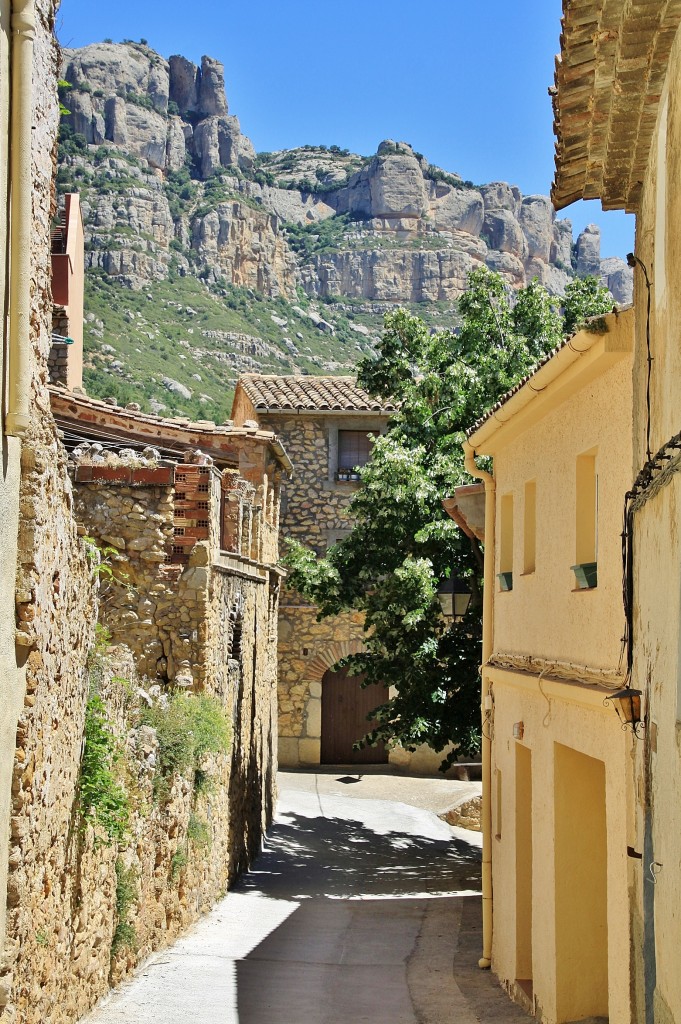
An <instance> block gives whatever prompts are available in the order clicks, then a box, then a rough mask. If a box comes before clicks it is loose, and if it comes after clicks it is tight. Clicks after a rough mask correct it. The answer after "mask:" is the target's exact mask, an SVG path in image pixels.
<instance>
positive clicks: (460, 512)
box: [442, 483, 485, 542]
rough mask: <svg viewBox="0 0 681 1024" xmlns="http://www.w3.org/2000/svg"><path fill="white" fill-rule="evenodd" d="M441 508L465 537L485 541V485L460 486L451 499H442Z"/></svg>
mask: <svg viewBox="0 0 681 1024" xmlns="http://www.w3.org/2000/svg"><path fill="white" fill-rule="evenodd" d="M442 507H443V508H444V510H445V512H446V513H447V515H448V516H449V518H450V519H453V520H454V522H455V523H456V525H457V526H458V527H460V529H462V530H463V532H464V533H465V534H466V536H467V537H470V538H471V539H472V538H473V537H476V538H477V539H478V540H481V541H483V542H484V540H485V485H484V484H481V483H480V484H462V486H461V487H456V488H455V489H454V495H453V497H451V498H444V499H443V501H442Z"/></svg>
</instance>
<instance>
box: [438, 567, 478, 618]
mask: <svg viewBox="0 0 681 1024" xmlns="http://www.w3.org/2000/svg"><path fill="white" fill-rule="evenodd" d="M437 598H438V601H439V602H440V607H441V608H442V614H443V615H444V617H445V618H446V619H453V620H454V622H459V621H460V620H461V619H462V618H463V617H464V615H465V614H466V612H467V611H468V606H469V604H470V603H471V591H470V587H469V586H468V584H467V583H466V581H465V580H462V579H460V578H459V577H458V576H450V578H449V579H445V580H440V585H439V586H438V588H437Z"/></svg>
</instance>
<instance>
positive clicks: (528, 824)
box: [515, 743, 533, 1003]
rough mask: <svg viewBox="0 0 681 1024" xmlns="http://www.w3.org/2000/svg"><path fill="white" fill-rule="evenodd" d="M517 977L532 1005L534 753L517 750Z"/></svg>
mask: <svg viewBox="0 0 681 1024" xmlns="http://www.w3.org/2000/svg"><path fill="white" fill-rule="evenodd" d="M515 879H516V886H515V960H516V963H515V977H516V985H517V986H518V987H519V988H520V989H521V990H522V992H523V993H524V994H525V996H527V998H528V1000H529V1001H530V1003H531V1002H532V994H533V993H532V977H533V973H532V751H531V750H529V749H528V748H527V747H524V746H523V745H522V743H516V748H515Z"/></svg>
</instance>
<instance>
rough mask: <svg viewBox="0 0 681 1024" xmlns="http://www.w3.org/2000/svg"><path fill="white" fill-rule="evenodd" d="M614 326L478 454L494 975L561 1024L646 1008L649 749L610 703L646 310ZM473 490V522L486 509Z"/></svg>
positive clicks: (562, 362)
mask: <svg viewBox="0 0 681 1024" xmlns="http://www.w3.org/2000/svg"><path fill="white" fill-rule="evenodd" d="M604 326H605V331H604V332H602V331H601V332H594V331H593V330H592V331H591V332H589V331H588V330H583V331H580V332H579V333H577V334H576V335H574V336H573V337H572V338H570V339H568V340H567V341H566V342H564V343H563V345H562V346H560V347H559V348H558V349H556V350H555V351H554V352H553V353H551V355H550V356H549V357H548V358H547V359H545V360H544V361H543V362H542V363H541V364H540V365H539V367H538V368H537V369H536V370H535V371H534V372H533V373H532V374H530V375H529V376H528V377H527V378H525V380H524V381H522V383H521V385H520V386H519V387H516V388H514V389H513V391H511V392H510V393H509V394H508V395H506V396H505V397H504V398H503V399H502V400H501V401H500V402H499V403H498V404H497V405H496V406H494V408H493V409H492V410H490V411H489V412H488V413H487V414H486V415H485V416H483V418H482V419H481V420H479V421H478V422H477V423H476V424H475V426H474V427H473V428H472V429H471V431H470V432H469V435H468V441H467V443H466V445H465V451H466V455H467V458H466V466H467V468H468V470H469V472H470V473H472V474H473V475H474V476H480V477H482V478H483V480H484V481H485V497H486V506H487V507H486V523H485V531H484V540H485V587H484V599H485V606H484V622H483V666H482V708H483V723H484V724H483V745H484V749H483V815H482V818H483V821H482V830H483V873H484V882H483V906H484V938H483V941H484V949H483V961H482V962H481V965H482V966H490V961H491V966H492V968H493V970H494V971H495V973H496V974H497V975H498V976H499V978H500V980H501V981H502V983H503V984H504V985H505V986H506V988H507V989H508V991H509V992H510V994H511V995H512V996H513V998H515V999H516V1000H518V1001H519V1002H521V1003H522V1004H523V1005H524V1006H525V1007H526V1008H527V1009H528V1010H529V1011H530V1012H531V1013H532V1014H533V1016H535V1017H536V1018H537V1019H539V1020H541V1021H545V1022H549V1024H561V1022H564V1021H576V1020H583V1019H587V1018H588V1019H589V1020H591V1019H596V1018H597V1019H599V1020H600V1019H610V1020H613V1021H628V1020H629V1019H630V1009H631V1007H630V991H629V942H630V932H629V920H628V913H627V901H628V883H629V879H628V866H627V844H628V842H629V841H630V835H629V822H630V819H631V816H632V810H633V790H632V787H631V785H630V782H629V781H628V776H629V765H630V763H631V758H632V755H633V753H634V750H635V748H636V746H637V740H636V738H635V736H634V734H633V732H632V731H631V730H626V731H625V730H623V729H622V728H621V722H620V719H619V718H618V716H617V714H616V713H615V710H614V704H615V701H614V700H613V694H614V693H616V692H617V691H619V690H621V689H622V687H623V686H624V684H625V670H624V667H623V665H622V657H621V655H622V634H623V631H624V611H623V607H622V550H621V539H620V531H621V519H622V502H623V496H624V493H625V491H626V489H627V487H628V482H629V467H630V465H631V436H632V430H631V364H632V347H633V327H634V314H633V310H631V309H630V310H628V311H626V312H622V313H619V314H616V313H613V314H611V315H609V316H608V317H606V318H605V324H604ZM478 456H486V457H488V458H490V457H491V459H492V460H493V474H489V473H486V472H484V471H481V470H478V469H477V466H476V462H475V459H476V458H477V457H478ZM461 491H462V494H461V500H460V502H459V503H458V510H457V514H458V517H459V518H461V517H462V515H463V516H464V517H465V510H467V509H468V508H471V510H472V512H473V514H475V506H474V504H473V503H472V502H471V493H470V492H471V488H470V487H464V488H461ZM456 498H457V496H456V495H455V498H454V501H455V502H456ZM470 525H471V527H472V528H473V529H475V530H476V532H478V533H479V524H478V523H476V522H475V521H473V522H472V523H471V524H470Z"/></svg>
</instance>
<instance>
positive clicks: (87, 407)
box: [49, 386, 293, 475]
mask: <svg viewBox="0 0 681 1024" xmlns="http://www.w3.org/2000/svg"><path fill="white" fill-rule="evenodd" d="M49 392H50V402H51V405H52V414H53V416H54V418H55V421H56V423H57V426H59V427H60V428H62V429H64V428H65V427H66V428H69V427H71V428H72V429H73V430H74V431H75V430H82V431H83V433H84V435H86V436H91V437H93V438H101V439H105V440H109V441H113V442H120V443H121V444H125V443H126V442H144V443H147V444H151V445H157V446H161V447H163V448H164V449H166V450H169V451H171V452H173V451H176V452H177V454H178V456H181V455H182V453H183V452H184V451H185V450H186V449H187V448H200V449H201V451H203V452H204V453H205V454H206V455H210V456H211V458H212V459H213V460H214V461H215V463H216V464H217V465H219V466H220V467H221V468H222V467H225V466H231V467H233V468H237V467H238V466H239V450H240V448H243V446H244V444H245V443H255V444H256V445H263V446H266V447H267V448H269V450H270V452H271V453H272V456H273V458H274V460H275V461H276V462H278V463H279V466H280V467H281V469H282V470H283V471H284V472H285V473H286V474H289V475H290V474H291V473H292V471H293V465H292V463H291V460H290V459H289V457H288V454H287V452H286V449H285V448H284V446H283V444H282V443H281V441H280V440H279V438H278V437H277V435H276V434H274V433H272V431H269V430H260V429H259V428H255V427H253V428H251V427H234V426H229V425H227V424H224V425H216V424H215V423H213V422H212V421H210V420H197V421H192V420H185V419H182V418H181V417H176V418H174V419H170V418H165V417H163V416H153V415H151V414H150V413H144V412H140V411H139V410H136V409H125V408H122V407H121V406H116V405H109V404H108V403H107V402H103V401H100V400H99V399H95V398H89V397H87V396H86V395H84V394H80V393H76V392H74V391H67V390H65V389H64V388H59V387H54V386H50V388H49Z"/></svg>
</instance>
